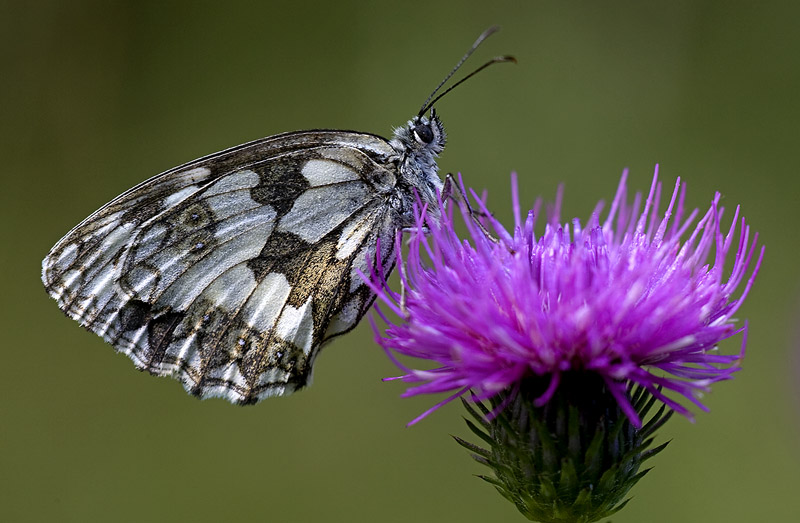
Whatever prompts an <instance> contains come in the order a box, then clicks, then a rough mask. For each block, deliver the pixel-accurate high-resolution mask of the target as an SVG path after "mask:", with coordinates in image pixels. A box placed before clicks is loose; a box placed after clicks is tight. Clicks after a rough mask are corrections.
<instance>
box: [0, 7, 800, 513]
mask: <svg viewBox="0 0 800 523" xmlns="http://www.w3.org/2000/svg"><path fill="white" fill-rule="evenodd" d="M489 4H490V2H486V1H481V2H460V3H457V2H448V3H444V2H443V3H436V2H430V1H416V0H406V1H403V2H392V3H388V2H387V3H380V2H373V3H370V4H368V3H367V2H356V1H346V0H338V1H335V2H319V3H303V2H298V1H291V2H290V1H286V2H225V3H223V2H215V3H206V2H183V3H180V2H128V3H123V2H85V1H69V2H67V1H64V2H43V1H33V2H22V1H20V2H11V3H9V2H3V3H2V7H0V39H2V45H0V56H2V62H0V63H2V72H0V76H1V77H2V78H0V107H2V113H1V114H0V125H1V126H2V134H1V135H0V153H2V154H1V155H0V157H1V158H2V162H3V168H2V171H1V172H2V182H3V187H2V191H1V193H0V194H1V196H2V199H3V201H2V212H3V219H2V221H1V222H0V223H2V245H3V248H2V254H1V256H2V278H3V286H2V293H3V297H2V307H3V314H2V315H1V316H0V318H1V319H0V321H2V322H3V325H2V330H3V332H4V333H5V342H4V343H3V348H2V351H3V352H2V355H3V360H2V373H3V379H2V381H1V382H0V387H2V389H0V391H1V392H0V393H1V394H2V399H0V424H1V425H0V472H1V474H0V520H3V521H145V520H146V521H182V520H192V521H221V520H233V519H237V520H267V521H288V522H299V521H353V522H360V521H365V522H367V521H368V522H372V521H386V522H394V521H397V522H400V521H409V520H413V521H421V522H428V521H431V522H443V521H458V522H460V523H466V522H472V521H475V522H486V521H520V520H521V519H522V518H521V516H519V515H518V514H517V513H516V511H515V509H514V508H513V507H512V506H511V505H509V504H508V503H506V502H505V501H504V500H502V499H501V498H500V496H498V495H497V494H496V493H495V492H494V491H493V490H492V489H491V488H490V487H489V486H488V485H486V484H484V483H483V482H481V481H480V480H478V479H476V478H475V477H473V476H472V474H475V473H481V472H483V470H482V469H481V467H480V466H479V465H477V464H475V463H473V462H472V461H471V460H470V459H469V457H468V455H467V454H466V453H465V452H464V451H463V450H462V449H461V448H459V447H458V446H457V445H456V444H455V443H454V442H453V441H452V440H451V439H450V437H449V434H460V435H462V436H464V435H466V433H467V431H466V429H465V427H464V425H463V421H462V420H461V415H462V411H461V408H460V407H459V406H458V405H450V406H448V407H447V408H444V409H442V410H441V411H439V412H437V413H436V414H435V415H433V416H430V417H429V418H428V419H426V420H425V421H424V422H422V423H420V424H419V425H417V426H415V427H413V428H410V429H407V428H405V427H404V424H405V423H406V422H407V421H409V420H410V419H412V418H413V417H415V416H416V415H417V414H418V413H420V412H421V411H423V410H425V409H426V408H427V407H428V406H429V405H430V404H431V403H432V399H431V398H417V399H410V400H403V399H399V398H398V395H399V394H400V392H401V390H402V387H401V385H400V384H398V383H382V382H381V381H380V378H381V377H383V376H391V375H395V374H396V372H397V371H396V369H395V368H394V367H393V366H392V364H391V363H389V362H388V361H387V359H386V357H385V356H384V355H383V354H382V352H381V351H380V350H379V349H378V348H377V347H376V346H375V345H373V344H372V342H371V332H370V329H369V327H368V325H367V324H366V323H365V324H364V325H361V326H360V327H359V328H358V329H357V330H356V331H355V332H354V333H352V334H351V335H349V336H346V337H344V338H340V339H339V340H338V341H336V342H335V343H333V344H332V345H330V346H329V347H328V348H327V349H326V350H325V351H324V353H323V355H322V357H321V358H320V359H319V361H318V364H317V367H316V380H315V384H314V386H313V387H312V388H311V389H309V390H306V391H304V392H302V393H299V394H297V395H295V396H292V397H289V398H285V399H277V400H271V401H265V402H263V403H261V404H259V405H258V406H256V407H250V408H237V407H233V406H231V405H228V404H227V403H225V402H223V401H221V400H209V401H205V402H200V401H197V400H196V399H194V398H192V397H189V396H188V395H186V394H184V393H183V391H182V388H181V386H180V385H179V384H178V383H177V382H175V381H173V380H168V379H156V378H153V377H150V376H148V375H146V374H142V373H139V372H136V371H135V370H134V368H133V365H132V364H131V363H130V361H129V360H128V359H127V358H125V357H124V356H121V355H118V354H115V353H114V351H113V350H111V349H110V347H108V346H107V345H105V344H104V343H103V342H102V341H101V340H100V338H98V337H97V336H94V335H92V334H89V333H87V332H86V331H84V330H83V329H81V328H80V327H79V326H78V325H77V324H76V323H75V322H73V321H71V320H68V319H67V318H66V317H64V316H63V314H61V313H60V312H59V310H58V309H57V308H56V305H55V303H54V302H53V301H52V300H51V299H49V298H48V297H47V296H46V294H45V292H44V291H43V289H42V287H41V283H40V281H39V270H40V269H39V267H40V261H41V258H42V257H43V256H44V255H45V254H46V253H47V251H48V249H49V248H50V247H51V245H52V244H53V243H54V242H55V241H56V240H58V239H59V238H60V237H61V236H62V235H63V234H64V233H66V232H67V231H68V230H69V229H70V228H71V227H72V226H73V225H75V224H77V223H78V222H79V221H80V220H81V219H83V218H84V217H85V216H87V215H88V214H89V213H91V212H92V211H93V210H95V209H96V208H97V207H99V206H100V205H102V204H103V203H105V202H106V201H108V200H110V199H111V198H112V197H114V196H115V195H117V194H118V193H120V192H122V191H123V190H125V189H127V188H128V187H131V186H133V185H134V184H136V183H138V182H139V181H141V180H143V179H145V178H147V177H149V176H151V175H153V174H156V173H158V172H160V171H162V170H165V169H167V168H170V167H172V166H174V165H178V164H180V163H183V162H185V161H188V160H191V159H193V158H196V157H199V156H202V155H204V154H207V153H211V152H214V151H217V150H220V149H223V148H225V147H228V146H232V145H236V144H238V143H241V142H244V141H247V140H251V139H255V138H259V137H261V136H267V135H270V134H275V133H278V132H283V131H289V130H295V129H306V128H344V129H358V130H363V131H369V132H373V133H378V134H382V135H384V136H387V135H389V134H390V132H391V128H392V126H397V125H400V124H402V123H404V122H405V121H406V120H407V119H408V118H409V117H411V116H412V115H413V114H414V113H415V112H416V111H417V109H418V108H419V106H420V104H421V103H422V101H423V100H424V99H425V97H426V96H427V95H428V93H429V92H430V90H431V89H432V88H433V87H434V86H435V85H436V84H437V82H438V81H439V80H440V79H441V77H442V76H443V75H444V74H445V73H446V72H447V71H448V70H449V69H450V67H451V66H452V65H453V64H454V63H455V62H456V60H457V59H458V58H459V57H460V56H461V54H462V53H463V52H464V51H465V50H466V49H467V47H468V46H469V44H470V43H471V42H472V41H473V40H474V38H475V37H476V36H477V35H478V34H479V33H480V32H481V31H482V30H483V29H485V28H486V27H488V26H489V25H491V24H500V25H501V26H502V27H503V30H502V31H501V32H500V33H499V34H497V35H495V36H494V37H493V38H492V39H490V40H489V41H488V42H487V43H486V45H485V46H484V47H483V48H482V49H481V50H480V51H479V52H478V53H477V56H476V58H475V59H474V61H473V62H472V65H473V66H475V65H478V64H479V63H480V62H481V60H484V59H486V58H488V57H490V56H494V55H497V54H506V53H510V54H514V55H516V56H517V58H518V59H519V64H518V65H517V66H512V65H500V66H496V67H495V68H494V69H493V70H490V71H487V72H485V73H483V74H482V75H480V76H479V77H478V78H476V79H474V80H472V81H470V82H469V83H468V84H467V85H465V86H463V87H462V88H460V89H459V90H458V91H456V92H455V93H453V94H452V95H450V96H448V97H447V98H446V99H444V100H443V101H442V102H441V103H439V104H438V110H439V111H440V114H441V116H442V118H443V120H444V122H445V125H446V126H447V129H448V132H449V137H450V142H449V145H448V148H447V150H446V151H445V153H444V155H443V157H442V159H441V162H440V165H441V167H442V169H443V170H444V171H452V172H459V171H460V172H462V173H463V174H464V176H465V177H466V180H467V183H468V184H469V185H471V186H473V187H476V188H484V187H486V188H488V189H489V191H490V193H491V200H490V202H492V203H493V208H494V209H495V210H496V211H497V213H498V215H500V216H501V218H503V219H508V218H509V217H510V215H511V213H510V210H509V208H508V205H507V203H506V202H507V201H508V194H509V189H508V186H509V183H508V179H509V173H510V172H511V171H512V170H516V171H517V172H518V173H519V175H520V182H521V193H522V196H523V199H524V201H526V202H531V201H532V200H533V199H534V198H535V197H536V196H538V195H543V196H546V197H551V196H552V195H553V194H554V192H555V190H556V187H557V185H558V184H559V183H560V182H564V183H565V185H566V198H565V208H566V215H567V216H568V217H571V216H580V217H581V218H586V217H587V216H588V214H589V212H590V210H591V208H592V207H593V206H594V203H595V202H596V200H598V199H600V198H606V199H607V198H609V197H611V196H612V195H613V191H614V189H615V187H616V183H617V180H618V178H619V174H620V172H621V171H622V169H623V168H624V167H630V168H631V178H630V185H631V186H632V188H633V189H636V190H644V189H646V188H647V187H648V186H649V182H650V177H651V175H652V169H653V166H654V164H655V163H656V162H660V164H661V173H662V179H663V180H664V181H665V182H666V183H667V184H668V185H671V183H672V182H673V180H674V179H675V177H676V176H681V177H683V178H684V179H685V180H686V181H687V182H688V183H689V200H690V203H691V204H692V205H693V206H706V205H707V204H708V202H709V200H710V198H711V197H712V195H713V193H714V191H715V190H719V191H721V192H722V193H723V195H724V200H723V201H724V202H725V204H726V205H728V206H729V207H730V206H733V205H734V204H736V203H741V204H742V205H743V211H744V213H745V215H746V217H747V218H748V220H749V221H750V222H751V223H752V225H753V226H754V228H755V229H757V230H758V231H760V232H761V234H762V236H761V238H762V239H763V242H764V243H765V244H766V245H767V257H766V260H765V263H764V267H763V270H762V273H761V275H760V276H759V279H758V281H757V285H756V286H755V288H754V290H753V293H752V295H751V298H750V299H749V301H748V302H747V303H746V304H745V306H744V307H743V308H742V309H741V312H740V316H741V317H742V318H749V320H750V322H751V329H750V340H749V341H750V343H749V348H748V355H747V359H746V361H745V363H744V370H743V371H742V372H740V373H739V374H737V377H736V379H735V380H734V381H733V382H726V383H721V384H718V385H717V386H716V387H715V388H714V392H713V394H711V395H709V396H708V397H707V398H706V400H707V403H708V405H709V406H710V407H711V412H710V413H709V414H704V413H700V415H699V416H698V417H697V423H695V424H692V423H689V422H688V421H686V420H685V419H683V418H680V419H678V418H676V419H674V420H673V421H671V422H670V423H669V424H668V426H667V427H665V428H664V429H663V430H662V431H661V433H660V437H661V439H662V440H666V439H669V438H671V439H673V441H672V444H671V445H670V446H669V448H668V449H667V450H666V451H665V452H664V453H662V454H661V455H659V456H658V457H657V458H656V459H655V460H654V463H653V464H654V465H655V470H654V471H652V472H651V473H650V475H649V476H648V477H647V478H645V479H644V480H643V481H642V482H641V484H640V485H639V486H637V487H636V488H635V489H634V491H633V495H634V499H633V501H632V502H631V503H630V504H629V506H628V507H627V508H626V509H625V510H623V511H622V512H621V513H620V514H619V515H618V516H617V517H615V518H614V521H615V522H618V523H624V522H642V521H647V522H654V523H655V522H670V523H672V522H676V521H687V522H694V521H703V522H715V521H726V522H728V521H793V520H795V519H794V518H795V517H798V514H800V496H798V495H797V489H798V486H800V485H799V483H800V481H799V480H798V472H797V471H798V466H799V465H800V459H799V458H800V451H799V450H798V448H797V443H798V414H800V411H799V410H798V402H797V396H798V384H797V382H798V379H799V378H800V365H798V357H797V351H796V347H797V340H798V327H797V325H798V305H799V304H800V299H798V278H797V276H796V275H797V259H798V252H799V251H800V249H798V245H799V244H800V236H799V235H798V227H797V224H796V221H797V220H796V213H797V209H798V207H799V205H798V196H800V182H799V181H798V172H797V167H796V164H797V147H798V145H797V144H798V137H800V133H799V132H798V130H799V129H800V110H799V109H800V108H799V107H798V93H799V92H800V38H798V27H797V24H798V22H797V21H798V19H800V7H798V6H799V5H800V4H798V3H797V2H791V1H786V2H752V3H751V2H735V3H732V2H692V1H683V2H669V4H670V5H669V6H667V5H665V4H667V3H665V2H661V3H659V4H661V5H658V6H656V3H653V4H652V5H645V3H642V2H633V1H631V2H604V3H602V5H599V3H596V2H569V3H562V2H504V1H493V2H491V4H492V5H491V6H490V5H489ZM723 348H724V349H725V350H727V351H735V350H737V349H738V341H730V342H729V343H727V344H725V346H724V347H723Z"/></svg>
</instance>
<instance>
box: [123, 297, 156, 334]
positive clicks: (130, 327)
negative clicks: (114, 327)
mask: <svg viewBox="0 0 800 523" xmlns="http://www.w3.org/2000/svg"><path fill="white" fill-rule="evenodd" d="M151 315H152V307H151V305H150V304H149V303H145V302H143V301H141V300H131V301H129V302H127V303H125V304H124V305H123V306H122V307H121V308H120V310H119V316H117V317H118V318H119V328H120V331H121V332H128V331H135V330H138V329H140V328H141V327H143V326H144V325H146V324H147V322H148V321H149V320H150V317H151Z"/></svg>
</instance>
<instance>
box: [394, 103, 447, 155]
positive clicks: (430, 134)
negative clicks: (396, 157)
mask: <svg viewBox="0 0 800 523" xmlns="http://www.w3.org/2000/svg"><path fill="white" fill-rule="evenodd" d="M446 142H447V135H446V134H445V132H444V126H443V125H442V121H441V120H440V119H439V117H438V116H437V115H436V111H435V110H431V115H430V117H427V116H425V115H422V114H420V115H417V116H415V117H414V118H412V119H411V120H409V121H408V123H407V124H406V125H405V126H403V127H399V128H397V129H395V131H394V140H392V145H393V146H394V147H395V149H397V150H399V151H402V152H403V154H404V156H406V157H407V158H409V157H411V158H416V159H417V161H419V159H422V158H426V159H429V160H430V161H432V160H433V158H435V157H436V156H438V155H439V153H441V152H442V151H443V150H444V146H445V143H446Z"/></svg>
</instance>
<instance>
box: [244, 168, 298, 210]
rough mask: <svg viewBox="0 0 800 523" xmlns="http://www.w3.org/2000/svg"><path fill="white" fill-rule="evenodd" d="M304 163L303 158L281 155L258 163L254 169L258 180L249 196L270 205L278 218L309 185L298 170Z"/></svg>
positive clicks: (289, 208) (290, 207)
mask: <svg viewBox="0 0 800 523" xmlns="http://www.w3.org/2000/svg"><path fill="white" fill-rule="evenodd" d="M304 163H305V160H296V159H294V158H290V157H283V158H280V159H278V160H276V161H271V162H266V163H264V164H262V165H259V166H258V167H256V168H255V169H254V170H255V172H256V173H258V176H259V178H260V180H259V183H258V185H256V186H255V187H253V188H252V189H250V197H251V198H253V200H254V201H256V202H258V203H260V204H262V205H269V206H271V207H272V208H273V209H275V212H277V213H278V218H279V219H280V218H281V217H283V216H284V215H286V214H287V213H288V212H289V211H290V210H291V209H292V205H294V202H295V200H297V198H298V197H299V196H300V195H301V194H303V193H304V192H305V191H306V190H307V189H308V188H309V187H310V184H309V183H308V180H306V178H305V176H303V175H302V173H301V172H300V170H301V168H302V166H303V164H304Z"/></svg>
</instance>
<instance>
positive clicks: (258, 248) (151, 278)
mask: <svg viewBox="0 0 800 523" xmlns="http://www.w3.org/2000/svg"><path fill="white" fill-rule="evenodd" d="M496 30H497V28H496V27H493V28H490V29H488V30H487V31H485V32H484V33H483V34H481V36H480V37H479V38H478V40H477V41H476V42H475V43H474V44H473V45H472V47H471V48H470V50H469V51H468V52H467V54H466V55H465V56H464V57H463V58H462V59H461V60H460V61H459V62H458V64H457V65H456V67H455V68H454V69H453V70H452V71H451V72H450V74H448V75H447V76H446V77H445V79H444V81H442V82H441V83H440V84H439V86H438V87H437V88H436V89H435V90H434V91H433V93H431V95H430V96H429V97H428V99H427V100H426V101H425V103H424V104H423V105H422V108H421V109H420V111H419V113H418V114H417V115H416V116H415V117H413V118H412V119H411V120H409V121H408V123H407V124H406V125H405V126H402V127H399V128H397V129H395V132H394V137H393V138H392V139H391V141H388V140H386V139H384V138H381V137H379V136H376V135H372V134H368V133H359V132H353V131H300V132H293V133H286V134H279V135H276V136H272V137H269V138H265V139H263V140H257V141H255V142H250V143H247V144H243V145H240V146H238V147H234V148H232V149H228V150H226V151H222V152H220V153H217V154H213V155H210V156H206V157H205V158H200V159H198V160H195V161H193V162H190V163H187V164H185V165H182V166H180V167H176V168H175V169H171V170H169V171H166V172H164V173H162V174H160V175H158V176H155V177H153V178H151V179H149V180H147V181H145V182H143V183H141V184H139V185H137V186H136V187H134V188H133V189H130V190H129V191H127V192H126V193H124V194H122V195H120V196H118V197H117V198H115V199H114V200H113V201H111V202H110V203H108V204H106V205H104V206H103V207H101V208H100V209H99V210H98V211H96V212H95V213H94V214H92V215H91V216H89V217H88V218H87V219H85V220H84V221H83V222H81V223H80V224H79V225H78V226H77V227H75V228H74V229H73V230H72V231H70V232H69V233H67V235H66V236H64V238H62V239H61V240H60V241H59V242H58V243H56V245H55V246H54V247H53V249H52V250H51V251H50V253H49V254H48V255H47V257H45V259H44V261H43V262H42V281H43V282H44V285H45V288H46V289H47V292H48V293H50V295H51V296H52V297H53V298H55V299H56V301H57V302H58V305H59V307H61V308H62V309H63V310H64V311H65V312H66V314H67V315H68V316H70V317H72V318H74V319H75V320H77V321H79V322H80V323H81V324H82V325H83V326H85V327H86V328H87V329H89V330H91V331H93V332H95V333H97V334H99V335H100V336H102V337H103V338H104V339H105V340H106V341H108V342H109V343H111V344H112V345H113V346H114V347H115V348H116V349H117V350H118V351H120V352H123V353H125V354H127V355H128V356H129V357H130V358H131V360H133V362H134V363H135V364H136V366H137V367H138V368H139V369H141V370H147V371H149V372H150V373H152V374H156V375H159V376H173V377H175V378H177V379H179V380H180V381H181V382H183V385H184V387H185V388H186V389H187V390H188V391H189V392H191V393H192V394H195V395H197V396H200V397H211V396H221V397H224V398H226V399H228V400H230V401H232V402H235V403H255V402H257V401H258V400H260V399H262V398H265V397H269V396H280V395H283V394H289V393H291V392H292V391H294V390H296V389H298V388H301V387H303V386H305V385H307V384H308V383H309V382H310V379H311V372H312V365H313V362H314V359H315V357H316V356H317V354H318V352H319V350H320V347H321V346H322V345H323V344H324V343H325V342H326V341H328V340H329V339H330V338H332V337H334V336H337V335H339V334H343V333H345V332H347V331H349V330H350V329H352V328H353V327H355V325H356V324H357V323H358V321H359V320H360V319H361V317H362V316H363V315H364V314H365V312H366V311H367V309H368V308H369V306H370V305H371V304H372V302H373V301H374V299H375V296H374V295H373V294H372V293H371V292H370V290H369V288H368V287H367V286H366V285H365V284H364V283H363V281H362V280H361V278H360V276H359V274H358V273H359V271H362V272H368V271H367V267H368V265H370V264H372V265H373V266H376V265H377V263H378V262H380V263H381V264H382V267H383V270H384V273H385V274H384V276H386V275H388V272H389V271H391V270H392V267H393V265H394V246H395V242H394V239H395V235H396V233H397V232H398V231H399V230H402V229H404V228H407V227H413V226H414V225H415V219H414V212H413V208H414V204H415V202H416V201H420V202H421V203H422V204H423V205H426V206H427V207H428V217H429V218H430V219H434V220H435V219H437V218H438V216H437V215H436V214H435V213H437V212H438V209H439V207H438V205H437V203H438V197H439V196H438V194H439V193H440V191H442V189H443V188H444V185H443V182H442V180H441V178H439V175H438V167H437V165H436V157H437V156H438V154H439V153H441V152H442V150H443V149H444V146H445V141H446V138H445V133H444V127H443V126H442V123H441V121H440V120H439V118H438V117H437V116H436V113H435V111H434V109H433V105H434V104H435V103H436V102H437V101H438V100H439V99H440V98H441V97H442V96H444V95H445V94H447V93H448V92H450V91H451V90H452V89H453V88H454V87H456V86H457V85H459V84H461V83H462V82H463V81H464V80H466V79H467V78H469V77H471V76H472V75H473V74H475V73H477V72H478V71H481V70H483V69H484V68H486V67H487V66H489V65H491V64H493V63H500V62H508V61H513V58H512V57H497V58H493V59H492V60H490V61H489V62H487V63H486V64H484V65H483V66H481V67H479V68H477V69H476V70H475V71H474V72H473V73H471V74H469V75H467V76H466V77H464V78H462V79H461V80H460V81H458V82H456V83H454V84H453V85H452V86H450V87H449V88H447V89H446V90H444V91H442V92H441V93H440V94H439V95H438V96H437V95H436V93H437V92H439V90H440V89H441V88H442V87H443V86H444V85H445V83H446V82H447V81H448V80H449V79H450V78H451V77H452V75H453V73H455V72H456V70H458V68H459V67H460V66H461V64H463V63H464V61H465V60H466V59H467V58H468V57H469V56H470V55H471V54H472V52H473V51H474V50H475V49H476V48H477V47H478V45H480V43H481V42H482V41H483V40H484V39H485V38H486V37H488V36H489V35H491V34H492V33H494V32H495V31H496ZM429 110H430V117H426V116H425V114H426V113H427V112H428V111H429ZM445 192H447V191H445ZM378 240H380V249H381V252H377V250H378V244H379V242H378Z"/></svg>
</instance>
